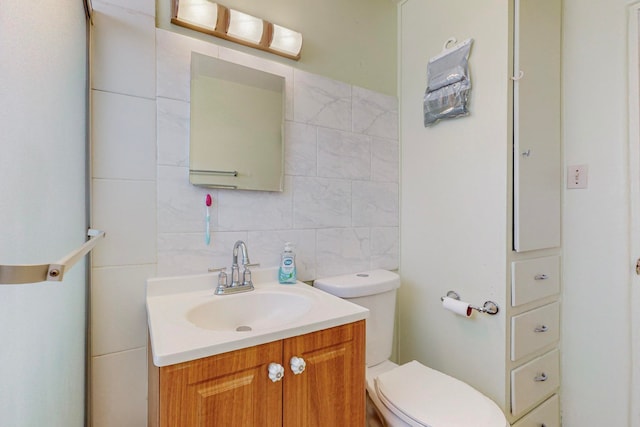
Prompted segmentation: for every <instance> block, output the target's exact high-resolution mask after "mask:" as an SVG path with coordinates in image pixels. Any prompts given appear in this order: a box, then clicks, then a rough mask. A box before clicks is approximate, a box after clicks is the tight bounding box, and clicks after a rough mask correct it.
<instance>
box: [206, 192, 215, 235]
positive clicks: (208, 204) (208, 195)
mask: <svg viewBox="0 0 640 427" xmlns="http://www.w3.org/2000/svg"><path fill="white" fill-rule="evenodd" d="M212 201H213V199H211V194H207V197H206V198H205V204H206V205H207V214H206V216H205V218H204V221H205V226H206V230H205V233H204V242H205V243H206V244H207V245H209V244H210V243H211V226H210V224H209V223H210V222H211V214H210V213H209V207H210V206H211V202H212Z"/></svg>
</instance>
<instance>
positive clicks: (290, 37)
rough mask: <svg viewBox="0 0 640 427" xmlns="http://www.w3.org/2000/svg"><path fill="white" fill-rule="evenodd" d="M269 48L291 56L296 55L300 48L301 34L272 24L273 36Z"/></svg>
mask: <svg viewBox="0 0 640 427" xmlns="http://www.w3.org/2000/svg"><path fill="white" fill-rule="evenodd" d="M269 48H270V49H273V50H276V51H278V52H282V53H285V54H287V55H291V56H298V54H300V49H302V34H300V33H298V32H297V31H293V30H290V29H288V28H284V27H281V26H279V25H275V24H274V25H273V38H272V40H271V44H270V45H269Z"/></svg>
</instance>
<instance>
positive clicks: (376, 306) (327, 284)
mask: <svg viewBox="0 0 640 427" xmlns="http://www.w3.org/2000/svg"><path fill="white" fill-rule="evenodd" d="M313 286H314V287H316V288H318V289H321V290H323V291H325V292H328V293H330V294H332V295H335V296H337V297H340V298H344V299H346V300H349V301H350V302H352V303H354V304H358V305H360V306H362V307H365V308H368V309H369V317H368V318H367V320H366V325H367V326H366V330H367V339H366V342H367V356H366V357H367V366H374V365H377V364H378V363H381V362H384V361H385V360H387V359H389V357H390V356H391V351H392V348H393V331H394V327H393V326H394V322H395V309H396V292H397V289H398V288H399V287H400V276H398V275H397V274H396V273H393V272H391V271H387V270H371V271H363V272H361V273H354V274H345V275H342V276H335V277H325V278H322V279H316V280H315V281H314V282H313Z"/></svg>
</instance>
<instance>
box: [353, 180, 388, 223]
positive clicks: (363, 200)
mask: <svg viewBox="0 0 640 427" xmlns="http://www.w3.org/2000/svg"><path fill="white" fill-rule="evenodd" d="M398 198H399V191H398V184H396V183H385V182H370V181H354V182H353V185H352V200H353V202H352V203H353V226H354V227H373V226H381V227H382V226H398V222H399V215H398V211H399V208H398V206H399V200H398Z"/></svg>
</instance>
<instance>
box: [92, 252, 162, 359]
mask: <svg viewBox="0 0 640 427" xmlns="http://www.w3.org/2000/svg"><path fill="white" fill-rule="evenodd" d="M155 271H156V269H155V265H154V264H147V265H133V266H123V267H103V268H94V269H92V272H91V279H92V280H91V355H92V356H100V355H104V354H108V353H116V352H119V351H124V350H131V349H134V348H139V347H144V346H145V345H147V310H146V308H145V301H146V295H147V292H146V289H147V288H146V280H147V279H148V278H149V277H153V276H155ZM115 319H117V321H114V320H115Z"/></svg>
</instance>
